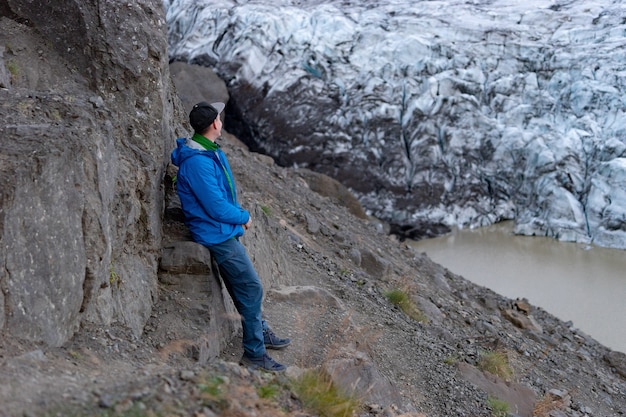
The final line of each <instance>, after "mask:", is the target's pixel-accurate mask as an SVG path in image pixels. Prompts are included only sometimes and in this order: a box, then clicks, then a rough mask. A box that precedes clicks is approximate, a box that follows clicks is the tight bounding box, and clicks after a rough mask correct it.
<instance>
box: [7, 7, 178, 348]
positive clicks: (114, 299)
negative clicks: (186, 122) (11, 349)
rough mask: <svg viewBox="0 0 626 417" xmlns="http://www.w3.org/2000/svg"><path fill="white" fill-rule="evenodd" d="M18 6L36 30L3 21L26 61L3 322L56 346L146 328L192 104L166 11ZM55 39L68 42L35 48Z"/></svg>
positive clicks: (17, 82) (20, 83)
mask: <svg viewBox="0 0 626 417" xmlns="http://www.w3.org/2000/svg"><path fill="white" fill-rule="evenodd" d="M6 3H7V5H6V7H7V8H8V10H10V11H11V13H13V14H14V15H15V16H17V17H19V18H21V19H25V20H28V21H29V22H30V26H26V25H18V24H16V23H15V21H13V20H9V19H4V18H3V19H0V25H2V28H1V30H0V43H2V44H3V45H6V44H10V45H11V48H12V53H13V55H12V57H11V60H12V62H14V65H15V67H16V69H18V70H19V71H18V72H19V74H17V76H16V77H14V79H13V80H12V89H11V94H10V95H8V92H7V91H6V90H0V95H2V97H1V100H2V102H3V104H4V105H3V106H2V108H1V109H0V118H1V119H2V120H4V121H6V123H3V124H2V126H0V135H2V137H3V141H2V142H1V145H0V159H2V161H3V163H2V166H1V167H0V180H1V181H2V184H3V191H2V193H1V194H0V213H1V214H0V225H1V226H2V227H0V230H1V231H2V232H1V233H2V236H0V239H1V240H2V241H3V242H6V244H5V245H3V246H2V247H0V259H2V261H1V263H2V265H3V266H4V267H3V268H1V269H0V287H1V288H3V289H4V291H5V292H4V294H3V297H2V298H0V302H1V303H2V304H1V305H0V311H3V312H4V315H3V318H4V319H3V320H0V329H4V330H5V331H7V332H8V334H9V335H14V336H18V337H21V338H26V339H29V340H32V341H37V342H38V341H42V342H44V343H47V344H50V345H54V346H60V345H62V344H63V343H64V342H66V341H67V340H68V339H69V338H70V337H71V336H72V335H73V334H74V332H75V331H76V330H77V329H78V327H79V325H80V323H81V322H90V323H97V324H99V325H102V326H108V325H110V324H111V323H112V322H117V323H121V324H123V325H124V326H126V327H128V328H129V329H132V331H133V332H134V334H135V335H139V334H141V331H142V329H143V326H144V324H145V322H146V320H147V318H148V317H149V314H150V310H151V308H152V299H153V296H154V295H155V291H156V285H157V279H156V272H157V259H156V257H155V256H154V254H155V253H158V251H159V250H160V245H161V214H160V213H161V211H162V201H163V191H162V187H161V183H162V179H163V173H164V168H165V164H164V157H165V155H166V153H167V152H169V149H171V147H172V146H173V145H172V143H173V142H172V141H173V138H174V137H175V135H174V130H173V129H174V128H175V126H176V123H175V122H174V121H173V120H174V118H173V115H174V113H175V112H176V111H178V110H175V103H178V102H177V101H176V100H175V99H174V96H173V91H172V90H171V88H170V82H169V59H168V56H167V52H166V51H167V47H166V40H165V37H164V36H163V31H164V29H165V27H164V25H165V18H164V15H163V10H162V7H161V5H160V3H158V2H157V1H152V0H150V1H148V3H150V4H152V6H148V5H146V6H147V7H145V8H144V7H138V6H136V5H134V4H132V3H125V4H121V3H106V4H99V5H98V4H96V3H94V2H80V1H72V0H70V1H66V2H64V3H63V13H62V14H59V13H57V12H56V9H55V8H56V5H54V4H52V3H49V2H37V3H34V4H30V3H29V5H28V7H24V4H23V2H20V1H15V0H9V1H8V2H6ZM51 16H54V18H51ZM67 22H71V24H68V23H67ZM96 22H97V23H96ZM95 26H97V27H98V30H97V31H95V30H93V29H92V28H93V27H95ZM46 44H51V45H55V47H56V49H51V48H42V49H36V48H33V47H32V45H46ZM5 52H6V51H5ZM5 59H6V56H5ZM87 86H88V87H87ZM29 90H36V91H37V93H36V94H29V93H28V91H29ZM94 96H98V97H101V99H102V101H101V102H100V100H98V101H97V102H96V103H95V104H96V106H95V107H94V104H93V97H94ZM43 108H45V109H46V110H45V111H43V110H42V109H43ZM20 109H22V110H20ZM24 109H28V110H27V111H24ZM33 116H34V117H33ZM155 121H159V122H156V123H155Z"/></svg>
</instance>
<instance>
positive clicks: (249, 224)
mask: <svg viewBox="0 0 626 417" xmlns="http://www.w3.org/2000/svg"><path fill="white" fill-rule="evenodd" d="M242 226H243V230H248V229H249V228H250V226H252V217H250V218H249V219H248V223H246V224H244V225H242Z"/></svg>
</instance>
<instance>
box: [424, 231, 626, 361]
mask: <svg viewBox="0 0 626 417" xmlns="http://www.w3.org/2000/svg"><path fill="white" fill-rule="evenodd" d="M412 244H413V245H414V246H415V247H416V248H417V249H418V250H419V251H422V252H426V253H427V254H428V256H429V257H430V258H431V259H433V260H434V261H435V262H437V263H439V264H441V265H443V266H445V267H446V268H448V269H449V270H450V271H452V272H454V273H456V274H458V275H462V276H464V277H465V278H467V279H469V280H470V281H472V282H474V283H476V284H479V285H482V286H484V287H487V288H490V289H492V290H493V291H495V292H497V293H499V294H501V295H504V296H506V297H509V298H512V299H515V298H517V297H525V298H527V299H528V300H529V301H530V303H531V304H533V305H536V306H540V307H542V308H543V309H544V310H546V311H549V312H550V313H552V314H554V315H555V316H557V317H559V318H560V319H562V320H565V321H568V320H571V321H572V322H573V325H574V327H575V328H578V329H580V330H582V331H583V332H585V333H587V334H588V335H590V336H592V337H593V338H594V339H596V340H597V341H599V342H600V343H602V344H604V345H606V346H608V347H610V348H611V349H613V350H619V351H621V352H626V251H624V250H616V249H605V248H597V247H589V246H586V245H580V244H575V243H563V242H558V241H556V240H553V239H548V238H542V237H527V236H515V235H513V234H512V224H511V223H510V222H509V223H502V224H498V225H494V226H491V227H487V228H480V229H474V230H456V231H454V232H453V233H452V234H450V235H448V236H443V237H439V238H435V239H428V240H423V241H420V242H413V243H412Z"/></svg>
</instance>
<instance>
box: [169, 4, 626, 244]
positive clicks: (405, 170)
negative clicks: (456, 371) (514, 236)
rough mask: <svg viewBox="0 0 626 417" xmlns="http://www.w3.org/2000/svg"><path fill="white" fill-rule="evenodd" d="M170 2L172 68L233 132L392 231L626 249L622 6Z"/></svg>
mask: <svg viewBox="0 0 626 417" xmlns="http://www.w3.org/2000/svg"><path fill="white" fill-rule="evenodd" d="M164 3H165V6H166V9H167V20H168V28H169V44H170V55H171V57H172V59H175V60H181V61H188V62H193V63H197V64H201V65H206V66H210V67H212V68H214V69H215V70H216V71H217V72H218V73H219V74H220V75H221V76H222V78H223V79H225V80H227V84H228V88H229V92H230V95H231V108H230V109H229V114H230V115H234V117H233V119H232V120H230V121H229V120H227V128H228V129H229V131H231V132H233V133H235V134H237V136H239V137H240V138H242V139H243V140H246V141H247V143H248V144H249V145H250V146H251V148H252V149H254V150H259V151H262V152H264V153H267V154H269V155H271V156H273V157H274V158H275V159H276V160H277V161H278V162H279V163H280V164H282V165H284V166H292V165H297V166H304V167H308V168H311V169H312V170H314V171H317V172H322V173H324V174H327V175H330V176H331V177H333V178H335V179H337V180H339V181H341V182H342V183H343V184H344V185H346V186H348V187H349V188H350V189H352V190H353V191H354V192H355V193H356V194H357V195H358V196H359V198H360V200H361V202H362V203H363V205H364V206H365V207H366V208H367V209H369V211H370V212H371V213H373V214H374V215H376V216H377V217H379V218H383V219H385V220H387V221H389V222H391V223H392V224H394V225H397V226H398V227H397V229H396V230H398V231H399V232H400V233H402V232H403V231H404V230H407V229H408V234H409V235H415V236H418V237H419V236H420V235H421V233H419V232H417V233H416V231H415V230H410V229H414V226H415V225H419V228H421V229H427V228H429V227H430V228H432V230H433V231H435V232H436V231H437V230H441V226H453V225H464V226H481V225H489V224H492V223H494V222H497V221H500V220H503V219H515V221H516V224H517V228H516V232H517V233H521V234H529V235H532V234H538V235H547V236H553V237H556V238H558V239H561V240H567V241H579V242H593V243H595V244H598V245H601V246H610V247H617V248H626V211H625V210H626V209H625V207H626V195H625V194H624V189H625V188H626V182H625V166H624V158H625V157H626V153H625V151H626V139H624V138H626V130H625V129H626V125H625V124H624V122H623V120H624V102H623V97H624V89H625V84H624V79H623V78H622V77H619V76H617V75H616V74H619V73H620V71H621V69H620V68H622V67H623V59H624V58H623V54H620V53H618V52H617V51H618V50H619V48H623V45H624V42H623V32H624V29H625V23H624V20H623V10H622V6H621V5H620V4H619V3H618V2H612V1H608V0H607V1H601V2H596V3H594V4H593V5H590V4H588V2H584V1H572V2H557V3H555V2H553V1H547V0H546V1H539V2H533V3H532V4H530V3H520V2H517V1H514V0H505V1H500V2H497V4H494V3H493V2H490V1H486V0H485V1H483V0H479V1H472V2H465V1H455V0H450V1H446V2H443V3H442V2H426V1H423V2H419V4H418V5H417V4H416V5H414V4H410V5H408V4H409V3H407V2H405V1H400V0H378V1H376V2H351V1H348V2H346V1H338V0H325V1H316V2H306V4H303V2H300V1H295V0H282V1H272V2H269V1H267V2H264V1H254V2H243V3H242V2H236V1H224V0H219V1H218V0H208V1H203V2H197V1H194V0H168V1H165V2H164ZM450 10H454V13H450ZM434 226H436V227H434ZM444 230H445V228H444Z"/></svg>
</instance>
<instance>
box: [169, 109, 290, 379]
mask: <svg viewBox="0 0 626 417" xmlns="http://www.w3.org/2000/svg"><path fill="white" fill-rule="evenodd" d="M223 110H224V103H211V104H209V103H207V102H204V101H203V102H201V103H198V104H196V105H195V106H193V109H192V110H191V112H190V113H189V123H190V124H191V127H192V128H193V129H194V134H193V136H192V137H191V138H188V139H187V138H179V139H177V141H176V142H177V148H176V149H174V151H172V162H173V163H174V165H176V166H178V167H179V170H178V174H177V177H176V187H177V191H178V195H179V197H180V202H181V206H182V209H183V212H184V213H185V221H186V224H187V226H188V227H189V230H190V232H191V235H192V237H193V240H194V241H196V242H197V243H200V244H202V245H204V246H206V247H207V248H208V249H209V251H210V252H211V256H212V257H213V259H214V260H215V261H216V263H217V265H218V266H219V271H220V275H221V276H222V278H223V279H224V284H225V286H226V288H227V290H228V292H229V294H230V296H231V298H232V299H233V302H234V304H235V307H236V308H237V311H238V312H239V314H240V315H241V324H242V327H243V350H244V352H243V356H242V357H241V361H240V363H241V364H242V365H246V366H250V367H252V368H260V369H265V370H268V371H272V372H279V371H283V370H284V369H285V366H284V365H282V364H280V363H278V362H276V361H274V360H273V359H272V358H271V357H269V356H268V355H267V352H266V347H267V348H273V349H280V348H283V347H286V346H288V345H289V344H290V343H291V341H290V340H289V339H281V338H279V337H277V336H276V335H275V334H274V333H273V332H272V330H271V329H270V328H269V327H268V326H267V323H266V322H265V320H263V319H262V315H261V302H262V298H263V287H262V285H261V281H260V279H259V276H258V275H257V273H256V270H255V269H254V266H253V265H252V262H251V261H250V258H249V257H248V254H247V252H246V249H245V248H244V246H243V245H242V244H241V242H239V238H240V237H241V236H243V234H244V231H245V230H247V229H249V228H250V226H251V225H252V219H251V218H250V214H249V213H248V211H246V210H244V209H242V208H241V206H240V205H239V203H238V202H237V189H236V187H235V181H234V178H233V174H232V172H231V170H230V166H229V164H228V161H227V159H226V155H225V154H224V152H223V151H222V150H221V149H220V146H219V145H218V144H217V143H216V142H215V140H216V139H217V138H219V137H220V136H221V134H222V120H221V118H220V114H221V112H222V111H223Z"/></svg>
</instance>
